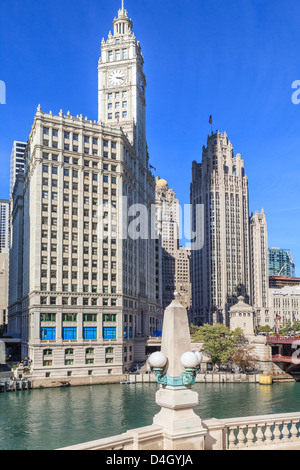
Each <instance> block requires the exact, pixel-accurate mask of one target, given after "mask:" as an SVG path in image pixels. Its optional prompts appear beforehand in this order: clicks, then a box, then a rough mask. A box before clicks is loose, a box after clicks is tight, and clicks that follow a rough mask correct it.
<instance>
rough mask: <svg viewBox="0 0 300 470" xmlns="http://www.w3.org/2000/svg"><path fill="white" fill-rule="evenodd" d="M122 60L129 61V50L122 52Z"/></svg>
mask: <svg viewBox="0 0 300 470" xmlns="http://www.w3.org/2000/svg"><path fill="white" fill-rule="evenodd" d="M122 59H123V60H127V59H128V50H127V49H123V50H122Z"/></svg>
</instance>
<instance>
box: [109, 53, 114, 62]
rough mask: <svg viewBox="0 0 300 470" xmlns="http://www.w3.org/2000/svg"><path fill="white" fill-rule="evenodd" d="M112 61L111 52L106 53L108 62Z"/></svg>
mask: <svg viewBox="0 0 300 470" xmlns="http://www.w3.org/2000/svg"><path fill="white" fill-rule="evenodd" d="M112 61H113V51H109V52H108V62H112Z"/></svg>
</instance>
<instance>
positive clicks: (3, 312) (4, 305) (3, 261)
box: [0, 253, 8, 331]
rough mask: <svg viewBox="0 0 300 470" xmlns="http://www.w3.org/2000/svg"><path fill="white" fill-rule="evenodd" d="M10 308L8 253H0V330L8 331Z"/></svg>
mask: <svg viewBox="0 0 300 470" xmlns="http://www.w3.org/2000/svg"><path fill="white" fill-rule="evenodd" d="M7 310H8V253H0V331H1V330H4V331H6V328H7Z"/></svg>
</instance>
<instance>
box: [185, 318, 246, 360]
mask: <svg viewBox="0 0 300 470" xmlns="http://www.w3.org/2000/svg"><path fill="white" fill-rule="evenodd" d="M191 337H192V340H193V341H195V342H201V343H203V346H202V349H203V352H204V353H205V354H206V355H207V356H209V357H210V359H211V362H212V363H213V364H217V365H218V366H220V364H223V363H226V362H228V361H229V360H230V358H231V357H232V356H233V355H234V353H235V352H236V350H237V348H238V347H241V346H242V345H244V344H245V338H244V336H243V332H242V330H241V329H240V328H237V329H236V330H234V331H231V330H230V328H228V327H227V326H225V325H223V324H221V323H217V324H216V325H209V324H206V325H204V326H200V327H195V326H194V325H193V328H191Z"/></svg>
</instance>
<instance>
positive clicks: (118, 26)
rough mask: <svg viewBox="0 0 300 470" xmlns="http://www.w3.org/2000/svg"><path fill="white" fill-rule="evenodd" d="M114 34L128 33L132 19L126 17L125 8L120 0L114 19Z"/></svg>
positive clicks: (130, 29)
mask: <svg viewBox="0 0 300 470" xmlns="http://www.w3.org/2000/svg"><path fill="white" fill-rule="evenodd" d="M113 25H114V35H115V36H116V35H121V34H128V33H131V31H132V21H131V20H130V19H129V18H128V13H127V10H126V9H125V6H124V0H122V3H121V8H120V10H119V11H118V18H115V19H114V22H113Z"/></svg>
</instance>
